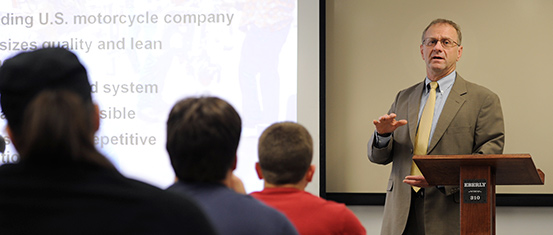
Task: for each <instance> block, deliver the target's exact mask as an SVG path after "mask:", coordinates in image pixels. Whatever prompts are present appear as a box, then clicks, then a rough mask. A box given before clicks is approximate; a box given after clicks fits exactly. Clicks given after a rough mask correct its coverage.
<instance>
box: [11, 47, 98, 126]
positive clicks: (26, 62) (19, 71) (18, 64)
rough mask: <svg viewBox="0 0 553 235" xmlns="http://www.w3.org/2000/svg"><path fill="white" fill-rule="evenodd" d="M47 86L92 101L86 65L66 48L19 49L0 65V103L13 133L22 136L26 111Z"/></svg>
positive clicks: (49, 88) (47, 88) (48, 88)
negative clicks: (27, 50)
mask: <svg viewBox="0 0 553 235" xmlns="http://www.w3.org/2000/svg"><path fill="white" fill-rule="evenodd" d="M44 90H69V91H73V92H75V93H76V94H78V95H79V96H80V97H81V98H82V99H83V100H86V101H91V95H90V92H91V87H90V83H89V81H88V76H87V73H86V69H85V68H84V66H83V65H82V64H81V63H80V62H79V60H78V58H77V56H75V54H73V53H72V52H70V51H68V50H66V49H63V48H44V49H39V50H36V51H32V52H23V53H20V54H18V55H16V56H14V57H12V58H10V59H8V60H6V61H4V63H3V64H2V67H0V94H1V100H0V105H1V106H2V112H3V113H4V115H5V116H6V119H7V121H8V125H9V127H10V130H11V131H12V134H14V135H15V136H16V137H19V135H20V134H21V129H22V126H23V125H24V123H23V113H24V111H25V109H26V108H27V106H28V104H29V103H30V102H31V101H32V100H33V99H34V98H35V97H36V96H37V95H38V94H39V93H41V92H42V91H44Z"/></svg>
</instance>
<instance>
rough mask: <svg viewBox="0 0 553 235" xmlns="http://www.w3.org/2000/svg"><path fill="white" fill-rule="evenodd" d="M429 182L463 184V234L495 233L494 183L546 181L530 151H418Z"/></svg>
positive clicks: (431, 183) (416, 159)
mask: <svg viewBox="0 0 553 235" xmlns="http://www.w3.org/2000/svg"><path fill="white" fill-rule="evenodd" d="M413 161H415V163H416V164H417V166H418V167H419V169H420V171H421V172H422V174H423V175H424V177H425V178H426V181H427V182H428V183H429V184H430V185H458V186H459V188H460V194H461V197H460V213H461V215H460V216H461V217H460V228H461V234H462V235H465V234H471V235H472V234H495V232H496V230H495V193H496V192H495V186H496V185H543V184H544V182H545V174H544V173H543V172H542V171H541V170H539V169H536V166H535V165H534V162H533V161H532V157H531V156H530V155H529V154H497V155H484V154H480V155H478V154H474V155H416V156H413Z"/></svg>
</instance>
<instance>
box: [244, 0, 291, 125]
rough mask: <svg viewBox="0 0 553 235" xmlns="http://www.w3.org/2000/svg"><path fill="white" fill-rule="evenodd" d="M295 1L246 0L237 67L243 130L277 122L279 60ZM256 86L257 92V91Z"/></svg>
mask: <svg viewBox="0 0 553 235" xmlns="http://www.w3.org/2000/svg"><path fill="white" fill-rule="evenodd" d="M295 7H296V1H295V0H261V1H259V0H247V1H246V2H245V3H244V5H243V16H242V18H243V21H242V22H241V26H240V29H241V30H243V31H245V33H246V36H245V39H244V42H243V44H242V52H241V55H240V64H239V79H240V88H241V90H242V114H243V116H244V125H245V127H247V128H257V127H258V125H261V130H263V129H264V128H265V127H266V126H268V125H270V124H271V123H273V122H275V121H277V120H279V111H280V109H279V108H280V102H279V100H280V77H279V72H278V68H279V59H280V57H279V56H280V52H281V49H282V46H283V45H284V43H285V42H286V38H287V36H288V33H289V31H290V24H291V23H292V21H293V19H294V17H295V16H294V10H295ZM258 87H259V89H258Z"/></svg>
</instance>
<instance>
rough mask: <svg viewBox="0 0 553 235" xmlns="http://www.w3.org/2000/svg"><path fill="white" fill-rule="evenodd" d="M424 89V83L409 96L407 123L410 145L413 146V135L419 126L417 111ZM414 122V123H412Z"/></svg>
mask: <svg viewBox="0 0 553 235" xmlns="http://www.w3.org/2000/svg"><path fill="white" fill-rule="evenodd" d="M423 88H424V82H421V83H419V84H418V85H417V87H415V90H414V91H413V92H412V93H411V94H410V95H409V105H408V109H409V110H408V112H407V115H408V117H407V118H408V119H407V120H411V121H409V122H408V125H409V137H411V144H412V146H415V135H416V134H417V127H418V126H419V111H420V109H419V108H420V104H421V97H422V91H423ZM412 120H415V121H412Z"/></svg>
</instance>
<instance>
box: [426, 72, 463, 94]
mask: <svg viewBox="0 0 553 235" xmlns="http://www.w3.org/2000/svg"><path fill="white" fill-rule="evenodd" d="M456 77H457V71H453V72H451V73H450V74H448V75H447V76H445V77H443V78H442V79H440V80H438V89H437V92H443V91H445V90H447V89H449V88H451V86H453V83H454V82H455V78H456ZM430 82H432V81H430V79H428V77H426V79H424V87H425V89H424V92H425V93H426V92H428V91H429V88H430V86H429V85H428V84H430Z"/></svg>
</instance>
